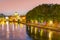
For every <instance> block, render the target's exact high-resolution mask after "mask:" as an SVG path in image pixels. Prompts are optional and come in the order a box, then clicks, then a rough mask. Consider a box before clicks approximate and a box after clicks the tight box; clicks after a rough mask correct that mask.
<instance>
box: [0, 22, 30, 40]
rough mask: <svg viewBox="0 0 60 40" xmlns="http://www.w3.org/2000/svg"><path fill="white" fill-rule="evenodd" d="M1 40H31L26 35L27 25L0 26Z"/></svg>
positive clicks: (7, 23) (9, 24)
mask: <svg viewBox="0 0 60 40" xmlns="http://www.w3.org/2000/svg"><path fill="white" fill-rule="evenodd" d="M0 40H31V38H30V37H29V36H28V35H27V34H26V25H23V24H17V23H9V22H6V24H0Z"/></svg>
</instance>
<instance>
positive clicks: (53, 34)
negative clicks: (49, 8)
mask: <svg viewBox="0 0 60 40" xmlns="http://www.w3.org/2000/svg"><path fill="white" fill-rule="evenodd" d="M26 28H27V29H26V30H27V34H28V35H29V36H30V37H31V38H32V40H60V32H57V31H51V30H49V29H48V30H46V29H40V28H38V27H34V26H28V25H27V26H26Z"/></svg>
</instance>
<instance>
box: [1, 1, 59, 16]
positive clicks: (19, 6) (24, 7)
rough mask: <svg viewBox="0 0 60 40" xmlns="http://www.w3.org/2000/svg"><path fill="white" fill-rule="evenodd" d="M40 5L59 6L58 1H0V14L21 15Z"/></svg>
mask: <svg viewBox="0 0 60 40" xmlns="http://www.w3.org/2000/svg"><path fill="white" fill-rule="evenodd" d="M40 4H60V0H0V13H4V14H6V15H11V14H13V13H14V12H18V13H19V14H20V15H23V14H26V13H27V12H28V11H29V10H31V9H33V8H34V7H36V6H38V5H40Z"/></svg>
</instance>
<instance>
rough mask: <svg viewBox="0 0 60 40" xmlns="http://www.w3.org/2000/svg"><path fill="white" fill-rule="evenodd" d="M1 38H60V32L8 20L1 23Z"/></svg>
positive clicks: (33, 39)
mask: <svg viewBox="0 0 60 40" xmlns="http://www.w3.org/2000/svg"><path fill="white" fill-rule="evenodd" d="M0 40H60V32H55V31H51V30H46V29H40V28H37V27H34V26H27V25H23V24H18V23H9V22H8V21H7V22H6V23H5V24H0Z"/></svg>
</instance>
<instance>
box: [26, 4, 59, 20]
mask: <svg viewBox="0 0 60 40" xmlns="http://www.w3.org/2000/svg"><path fill="white" fill-rule="evenodd" d="M26 19H27V20H31V19H32V20H35V19H37V20H39V19H43V20H44V21H47V20H49V19H52V20H57V21H60V5H58V4H42V5H39V6H37V7H35V8H33V9H32V10H30V11H29V12H28V13H27V14H26Z"/></svg>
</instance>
